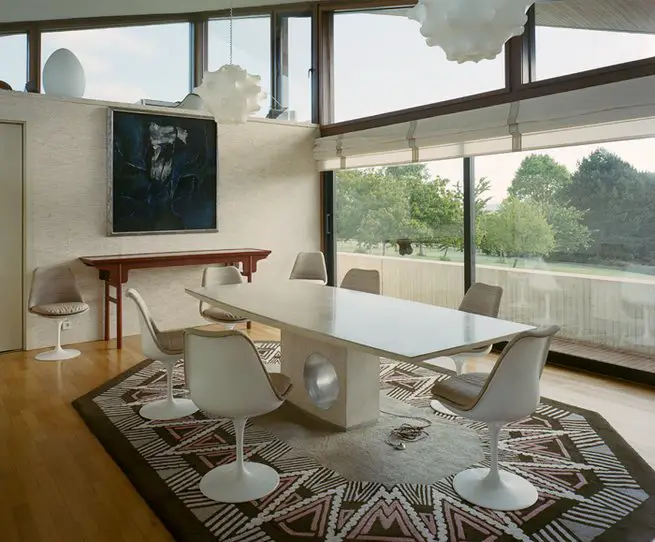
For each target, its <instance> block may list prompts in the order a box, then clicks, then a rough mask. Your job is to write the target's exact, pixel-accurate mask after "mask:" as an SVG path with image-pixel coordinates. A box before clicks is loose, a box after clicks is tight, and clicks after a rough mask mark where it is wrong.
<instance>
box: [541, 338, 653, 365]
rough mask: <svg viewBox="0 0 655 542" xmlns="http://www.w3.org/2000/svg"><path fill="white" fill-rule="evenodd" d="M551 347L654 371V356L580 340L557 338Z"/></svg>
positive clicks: (604, 361)
mask: <svg viewBox="0 0 655 542" xmlns="http://www.w3.org/2000/svg"><path fill="white" fill-rule="evenodd" d="M551 349H552V350H555V351H557V352H561V353H562V354H568V355H570V356H576V357H579V358H588V359H593V360H595V361H602V362H603V363H607V364H609V365H619V366H621V367H626V368H628V369H635V370H637V371H644V372H646V373H655V358H653V356H648V355H646V354H639V353H636V352H628V351H626V350H617V349H614V348H604V347H602V346H597V345H592V344H589V343H584V342H581V341H573V340H570V339H559V338H556V339H554V340H553V344H552V347H551Z"/></svg>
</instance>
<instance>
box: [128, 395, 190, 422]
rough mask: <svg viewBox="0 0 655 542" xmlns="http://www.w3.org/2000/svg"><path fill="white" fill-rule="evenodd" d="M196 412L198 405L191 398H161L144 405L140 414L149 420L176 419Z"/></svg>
mask: <svg viewBox="0 0 655 542" xmlns="http://www.w3.org/2000/svg"><path fill="white" fill-rule="evenodd" d="M194 412H198V407H197V406H196V405H195V403H194V402H193V401H191V400H190V399H173V400H172V401H171V400H169V399H159V400H158V401H152V402H150V403H147V404H145V405H143V406H142V407H141V410H139V415H140V416H141V417H143V418H146V419H147V420H176V419H177V418H184V417H185V416H189V415H191V414H193V413H194Z"/></svg>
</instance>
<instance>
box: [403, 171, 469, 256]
mask: <svg viewBox="0 0 655 542" xmlns="http://www.w3.org/2000/svg"><path fill="white" fill-rule="evenodd" d="M448 184H449V181H448V179H442V178H441V177H436V178H435V179H433V180H431V181H427V182H425V181H419V180H411V181H409V183H408V187H409V204H410V215H411V218H412V220H414V221H415V223H416V224H417V226H418V225H420V229H419V231H420V233H421V234H422V236H421V238H420V240H421V241H422V242H423V244H426V245H432V246H436V247H439V248H441V249H442V250H444V258H446V257H447V253H448V249H449V248H450V247H453V246H456V244H457V242H458V240H459V239H458V236H460V231H459V230H461V224H462V203H461V201H460V199H459V197H458V195H457V193H456V192H455V191H453V190H451V189H450V188H448Z"/></svg>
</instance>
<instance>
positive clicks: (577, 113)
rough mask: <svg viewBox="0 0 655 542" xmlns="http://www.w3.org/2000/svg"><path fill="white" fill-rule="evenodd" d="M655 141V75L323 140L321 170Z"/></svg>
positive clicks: (317, 147) (318, 144)
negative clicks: (654, 139)
mask: <svg viewBox="0 0 655 542" xmlns="http://www.w3.org/2000/svg"><path fill="white" fill-rule="evenodd" d="M651 136H655V76H648V77H642V78H639V79H632V80H629V81H621V82H619V83H611V84H607V85H601V86H596V87H591V88H586V89H582V90H574V91H570V92H564V93H561V94H554V95H551V96H542V97H540V98H531V99H528V100H523V101H521V102H513V103H508V104H503V105H497V106H493V107H487V108H482V109H475V110H473V111H465V112H461V113H453V114H450V115H442V116H439V117H432V118H427V119H421V120H418V121H412V122H409V123H400V124H393V125H389V126H381V127H379V128H371V129H369V130H362V131H359V132H351V133H347V134H342V135H338V136H330V137H322V138H319V139H317V140H316V145H315V149H314V157H315V159H316V161H317V162H318V166H319V169H321V170H331V169H344V168H356V167H366V166H379V165H391V164H402V163H409V162H426V161H430V160H442V159H446V158H457V157H462V156H479V155H484V154H497V153H503V152H511V151H524V150H536V149H543V148H548V147H556V146H557V147H560V146H567V145H578V144H588V143H599V142H604V141H615V140H622V139H635V138H642V137H651Z"/></svg>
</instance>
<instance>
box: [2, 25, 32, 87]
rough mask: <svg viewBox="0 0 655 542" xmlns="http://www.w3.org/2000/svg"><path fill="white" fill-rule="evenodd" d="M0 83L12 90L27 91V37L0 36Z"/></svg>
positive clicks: (16, 35) (23, 35) (17, 35)
mask: <svg viewBox="0 0 655 542" xmlns="http://www.w3.org/2000/svg"><path fill="white" fill-rule="evenodd" d="M0 81H4V82H5V83H8V84H9V86H11V88H12V90H25V83H26V82H27V36H26V35H25V34H13V35H9V36H0Z"/></svg>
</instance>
